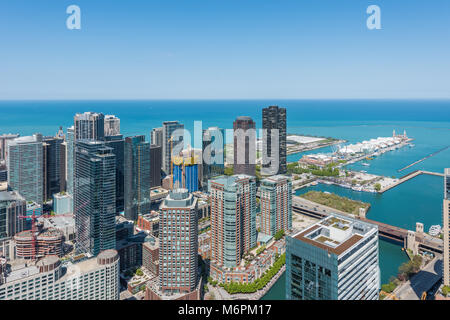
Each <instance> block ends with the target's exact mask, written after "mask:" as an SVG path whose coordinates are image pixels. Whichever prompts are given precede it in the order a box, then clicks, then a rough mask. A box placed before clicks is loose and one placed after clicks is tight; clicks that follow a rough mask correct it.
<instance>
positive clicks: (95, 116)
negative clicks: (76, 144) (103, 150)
mask: <svg viewBox="0 0 450 320" xmlns="http://www.w3.org/2000/svg"><path fill="white" fill-rule="evenodd" d="M74 135H75V136H74V140H75V141H78V140H81V139H88V140H103V139H104V137H105V116H104V115H103V113H96V112H85V113H77V114H76V115H75V117H74Z"/></svg>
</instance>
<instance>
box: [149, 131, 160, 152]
mask: <svg viewBox="0 0 450 320" xmlns="http://www.w3.org/2000/svg"><path fill="white" fill-rule="evenodd" d="M150 138H151V141H150V142H151V143H152V144H154V145H155V146H158V147H161V148H162V146H163V127H161V128H154V129H152V132H151V133H150Z"/></svg>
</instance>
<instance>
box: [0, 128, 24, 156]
mask: <svg viewBox="0 0 450 320" xmlns="http://www.w3.org/2000/svg"><path fill="white" fill-rule="evenodd" d="M19 136H20V135H19V134H11V133H9V134H3V135H1V136H0V162H1V161H2V160H5V161H6V153H7V149H8V148H7V144H8V141H9V140H13V139H16V138H18V137H19Z"/></svg>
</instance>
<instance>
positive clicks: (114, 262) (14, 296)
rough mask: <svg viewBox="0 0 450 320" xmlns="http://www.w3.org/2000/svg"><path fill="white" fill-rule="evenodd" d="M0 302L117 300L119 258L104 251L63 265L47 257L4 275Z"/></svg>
mask: <svg viewBox="0 0 450 320" xmlns="http://www.w3.org/2000/svg"><path fill="white" fill-rule="evenodd" d="M0 300H119V255H118V254H117V251H116V250H106V251H103V252H101V253H100V254H99V255H98V256H97V257H96V258H87V259H84V261H80V262H77V263H72V262H69V263H66V264H64V265H63V264H62V263H61V261H60V260H59V259H58V257H56V256H47V257H46V258H44V259H42V260H40V261H39V262H37V263H36V264H35V265H30V266H23V267H22V268H20V269H16V270H13V271H12V272H10V273H8V274H6V278H5V282H4V283H3V284H2V285H0Z"/></svg>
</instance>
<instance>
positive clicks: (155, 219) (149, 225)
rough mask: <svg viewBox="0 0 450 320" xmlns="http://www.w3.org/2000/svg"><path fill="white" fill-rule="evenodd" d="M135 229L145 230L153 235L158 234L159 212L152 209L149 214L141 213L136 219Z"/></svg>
mask: <svg viewBox="0 0 450 320" xmlns="http://www.w3.org/2000/svg"><path fill="white" fill-rule="evenodd" d="M136 229H138V230H143V231H147V232H148V233H149V234H151V235H153V236H158V231H159V213H158V212H156V211H152V212H151V213H149V214H141V215H139V216H138V219H137V221H136Z"/></svg>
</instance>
